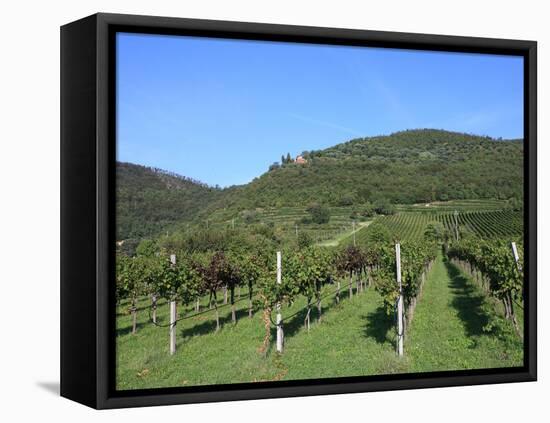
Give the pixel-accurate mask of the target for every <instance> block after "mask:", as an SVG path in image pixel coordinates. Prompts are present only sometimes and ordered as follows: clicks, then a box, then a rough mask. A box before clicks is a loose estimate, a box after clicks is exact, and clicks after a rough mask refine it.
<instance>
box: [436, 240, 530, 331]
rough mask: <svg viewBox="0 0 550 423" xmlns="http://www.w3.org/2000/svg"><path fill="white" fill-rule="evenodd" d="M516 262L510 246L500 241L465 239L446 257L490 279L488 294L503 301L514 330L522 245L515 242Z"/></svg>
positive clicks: (519, 283) (519, 284)
mask: <svg viewBox="0 0 550 423" xmlns="http://www.w3.org/2000/svg"><path fill="white" fill-rule="evenodd" d="M517 250H518V255H519V262H518V263H516V261H515V258H514V255H513V253H512V249H511V244H510V243H509V242H506V241H503V240H492V241H483V240H471V239H468V240H464V241H461V242H458V243H454V244H453V245H452V246H451V247H450V248H449V250H448V252H447V254H448V256H449V257H450V258H451V259H456V260H460V261H462V262H466V263H468V264H469V266H472V268H473V269H474V270H475V271H479V272H481V273H482V274H484V275H485V276H486V277H487V278H488V280H489V292H490V293H491V295H493V296H494V297H496V298H498V299H499V300H500V301H502V303H503V305H504V310H505V317H506V318H507V319H509V320H511V321H512V322H513V323H514V325H515V326H516V328H517V320H516V314H515V310H514V303H515V302H516V301H518V300H521V299H522V298H523V274H522V272H521V270H520V269H522V268H523V244H522V242H521V241H519V242H518V243H517Z"/></svg>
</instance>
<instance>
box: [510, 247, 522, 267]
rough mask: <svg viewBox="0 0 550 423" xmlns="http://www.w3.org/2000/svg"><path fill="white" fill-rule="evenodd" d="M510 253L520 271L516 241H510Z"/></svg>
mask: <svg viewBox="0 0 550 423" xmlns="http://www.w3.org/2000/svg"><path fill="white" fill-rule="evenodd" d="M512 254H513V255H514V261H515V262H516V266H517V268H518V271H519V272H521V264H520V262H519V255H518V247H517V246H516V243H515V242H513V241H512Z"/></svg>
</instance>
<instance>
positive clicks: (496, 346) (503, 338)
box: [405, 256, 523, 372]
mask: <svg viewBox="0 0 550 423" xmlns="http://www.w3.org/2000/svg"><path fill="white" fill-rule="evenodd" d="M405 349H406V354H407V355H408V358H409V363H410V367H409V369H410V371H413V372H426V371H438V370H463V369H483V368H497V367H514V366H521V365H522V364H523V345H522V341H521V339H520V338H519V337H518V336H517V335H516V334H515V332H514V330H513V327H512V325H511V324H510V323H509V322H507V321H505V320H504V319H503V318H502V317H501V316H500V313H499V312H498V304H496V303H495V302H494V301H493V300H491V299H490V298H488V297H487V295H486V294H484V293H483V292H482V291H481V289H480V288H479V287H477V286H476V285H475V284H474V282H473V281H471V280H470V279H469V278H467V277H466V276H464V274H463V273H461V272H460V271H459V270H458V269H457V268H456V267H454V266H453V265H452V264H450V263H448V262H447V261H444V260H443V259H442V257H441V256H440V257H438V259H437V260H436V262H435V264H434V267H433V268H432V272H431V274H430V278H429V280H428V282H427V283H426V285H425V287H424V293H423V296H422V299H421V301H420V302H419V303H418V306H417V308H416V312H415V316H414V321H413V323H412V326H411V328H410V332H409V336H408V337H407V339H406V340H405Z"/></svg>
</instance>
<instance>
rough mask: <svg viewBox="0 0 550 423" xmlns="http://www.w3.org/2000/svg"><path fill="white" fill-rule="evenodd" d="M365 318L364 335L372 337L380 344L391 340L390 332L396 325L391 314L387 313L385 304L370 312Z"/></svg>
mask: <svg viewBox="0 0 550 423" xmlns="http://www.w3.org/2000/svg"><path fill="white" fill-rule="evenodd" d="M363 319H364V320H365V329H364V335H365V336H366V337H367V338H372V339H374V340H375V341H376V342H377V343H379V344H384V343H386V342H390V341H391V339H390V338H389V337H388V332H389V331H390V330H391V329H392V328H393V327H394V322H393V320H392V318H391V316H388V315H387V314H386V310H385V309H384V307H383V306H379V307H378V308H377V309H376V310H375V311H372V312H370V313H368V314H367V315H366V316H364V317H363Z"/></svg>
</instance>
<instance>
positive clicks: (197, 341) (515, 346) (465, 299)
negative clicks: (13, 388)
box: [116, 257, 522, 389]
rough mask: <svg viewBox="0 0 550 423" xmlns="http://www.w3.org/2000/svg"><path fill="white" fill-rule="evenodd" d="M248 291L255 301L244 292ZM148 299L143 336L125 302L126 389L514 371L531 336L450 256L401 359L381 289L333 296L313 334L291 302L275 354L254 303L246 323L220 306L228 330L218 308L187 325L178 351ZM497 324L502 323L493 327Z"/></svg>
mask: <svg viewBox="0 0 550 423" xmlns="http://www.w3.org/2000/svg"><path fill="white" fill-rule="evenodd" d="M326 289H327V290H331V291H332V290H333V289H334V287H332V286H329V287H326ZM242 294H243V296H242V298H246V292H245V291H244V290H243V293H242ZM203 303H205V302H204V301H203ZM148 305H149V302H148V300H147V299H145V298H144V299H142V300H141V301H140V302H139V304H138V306H139V308H140V310H139V314H138V332H137V334H135V335H132V334H131V333H130V330H131V317H130V316H129V315H128V314H127V312H126V310H127V304H123V305H121V306H120V307H119V315H118V317H117V340H116V346H117V388H118V389H139V388H155V387H171V386H192V385H204V384H227V383H238V382H253V381H273V380H295V379H310V378H324V377H338V376H356V375H376V374H390V373H404V372H430V371H436V370H450V369H474V368H487V367H504V366H517V365H521V360H522V346H521V341H520V340H519V338H517V336H516V335H515V334H514V333H513V332H512V330H511V328H510V325H508V323H507V322H504V321H503V319H501V318H499V317H498V314H497V312H496V311H495V310H497V309H496V308H495V304H493V303H492V302H491V301H489V300H488V299H487V298H486V297H485V296H484V295H483V294H482V293H481V292H480V291H479V289H478V288H477V287H476V286H475V285H474V284H473V282H471V281H469V280H468V279H466V278H464V277H463V276H462V275H461V274H460V273H459V272H458V271H457V270H456V269H455V268H454V267H452V266H448V265H447V264H446V263H445V262H444V261H443V259H442V258H441V257H438V259H437V261H436V263H435V265H434V267H433V269H432V271H431V273H430V275H429V277H428V279H427V281H426V284H425V287H424V292H423V295H422V297H421V298H420V300H419V302H418V306H417V308H416V312H415V316H414V320H413V322H412V324H411V325H410V327H409V331H408V332H407V336H406V340H405V357H403V358H401V359H400V358H398V357H396V354H395V329H394V326H393V317H388V316H387V315H386V314H385V312H384V309H383V305H382V299H381V297H380V296H379V295H378V293H377V292H376V291H375V290H374V289H373V288H368V289H367V291H366V292H363V293H360V294H359V295H354V297H353V298H352V299H351V300H350V299H348V291H347V289H343V290H342V300H341V302H340V304H336V303H335V301H334V298H333V297H332V296H330V297H328V298H326V299H325V300H324V301H323V316H322V322H321V323H317V322H316V319H317V312H316V309H315V308H313V309H312V312H311V320H312V326H311V329H310V331H309V332H308V331H307V330H306V329H304V327H303V319H304V317H305V311H304V310H302V311H300V310H301V309H302V308H303V307H304V305H305V300H304V299H300V300H298V301H296V303H294V304H293V306H292V307H290V308H287V307H283V317H284V316H290V315H291V314H293V313H295V312H298V314H297V315H296V316H294V317H293V318H291V319H290V320H289V321H286V322H285V326H284V328H285V352H284V354H283V355H282V356H281V355H279V354H277V353H276V352H275V351H274V346H273V340H274V335H275V331H274V329H273V328H272V334H271V335H272V338H271V339H272V343H271V346H270V349H269V350H268V351H267V353H266V355H265V356H264V355H263V354H261V353H260V352H259V351H258V349H259V347H260V346H261V345H262V341H263V337H264V327H263V322H262V320H261V313H260V312H256V313H255V314H254V317H253V318H252V319H250V318H249V317H248V316H247V300H246V299H245V300H243V301H241V302H239V303H238V308H237V310H238V322H237V324H236V325H233V324H232V323H231V320H230V310H229V307H224V308H222V309H220V315H221V320H222V329H221V330H220V331H219V332H218V333H215V331H214V330H215V320H214V315H213V312H208V313H205V314H201V315H199V316H196V317H192V318H190V319H187V320H183V321H181V322H179V323H178V325H177V352H176V354H175V355H174V356H170V355H169V354H168V328H167V327H162V328H161V327H156V326H153V325H152V324H150V323H148V313H147V308H148ZM178 311H179V312H180V313H181V312H182V309H181V308H180V309H179V310H178ZM190 311H191V310H190V308H187V309H184V310H183V313H184V315H189V313H190ZM158 314H159V323H160V324H166V323H167V319H168V305H167V304H166V303H165V302H161V303H160V304H159V311H158ZM489 322H491V323H492V324H493V329H492V330H491V331H486V330H484V327H486V326H487V324H488V323H489Z"/></svg>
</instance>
